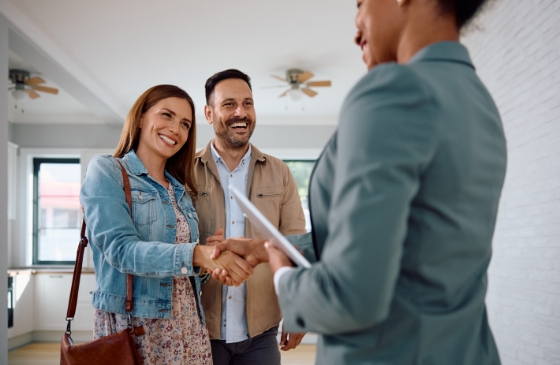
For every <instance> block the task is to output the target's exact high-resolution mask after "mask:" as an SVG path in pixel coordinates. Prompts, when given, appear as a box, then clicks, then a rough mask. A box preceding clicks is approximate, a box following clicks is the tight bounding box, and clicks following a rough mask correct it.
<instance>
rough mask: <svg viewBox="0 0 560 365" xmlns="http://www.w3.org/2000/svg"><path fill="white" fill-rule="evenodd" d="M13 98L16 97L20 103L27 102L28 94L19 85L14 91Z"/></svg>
mask: <svg viewBox="0 0 560 365" xmlns="http://www.w3.org/2000/svg"><path fill="white" fill-rule="evenodd" d="M12 96H13V97H14V99H15V101H16V102H20V101H23V100H25V97H26V96H27V92H26V91H25V89H24V88H23V86H21V87H20V85H17V86H16V88H15V89H13V90H12Z"/></svg>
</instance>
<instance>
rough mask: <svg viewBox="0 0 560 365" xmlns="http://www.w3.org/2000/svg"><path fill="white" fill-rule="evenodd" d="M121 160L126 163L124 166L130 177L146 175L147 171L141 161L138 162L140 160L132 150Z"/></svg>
mask: <svg viewBox="0 0 560 365" xmlns="http://www.w3.org/2000/svg"><path fill="white" fill-rule="evenodd" d="M123 160H124V162H126V165H127V166H128V173H129V174H132V175H142V174H146V175H147V174H148V170H147V169H146V167H145V166H144V164H143V163H142V161H140V159H139V158H138V156H137V155H136V152H135V151H134V150H130V151H128V152H127V153H126V155H124V157H123Z"/></svg>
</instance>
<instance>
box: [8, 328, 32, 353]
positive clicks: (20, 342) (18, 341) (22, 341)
mask: <svg viewBox="0 0 560 365" xmlns="http://www.w3.org/2000/svg"><path fill="white" fill-rule="evenodd" d="M31 342H33V333H32V332H29V333H24V334H23V335H19V336H16V337H12V338H9V339H8V351H11V350H14V349H17V348H18V347H22V346H25V345H27V344H30V343H31Z"/></svg>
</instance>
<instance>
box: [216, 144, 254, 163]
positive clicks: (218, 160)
mask: <svg viewBox="0 0 560 365" xmlns="http://www.w3.org/2000/svg"><path fill="white" fill-rule="evenodd" d="M210 151H211V152H212V159H213V160H214V162H215V163H216V166H218V164H219V163H220V162H221V163H223V164H224V165H225V162H224V160H223V159H222V157H221V156H220V154H219V153H218V151H216V147H214V141H210ZM251 151H252V148H251V144H250V143H249V149H248V150H247V153H246V154H245V156H243V158H242V159H241V161H239V166H241V167H244V166H246V165H247V164H248V163H249V160H251Z"/></svg>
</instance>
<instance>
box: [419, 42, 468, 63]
mask: <svg viewBox="0 0 560 365" xmlns="http://www.w3.org/2000/svg"><path fill="white" fill-rule="evenodd" d="M425 61H436V62H437V61H441V62H457V63H463V64H465V65H467V66H470V67H472V68H473V69H474V65H473V63H472V61H471V57H470V56H469V51H468V50H467V48H466V47H465V46H463V45H462V44H461V43H459V42H453V41H446V42H437V43H434V44H430V45H429V46H427V47H424V48H422V49H421V50H420V51H418V52H416V54H415V55H414V56H413V57H412V58H411V59H410V61H409V62H408V63H416V62H425Z"/></svg>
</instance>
